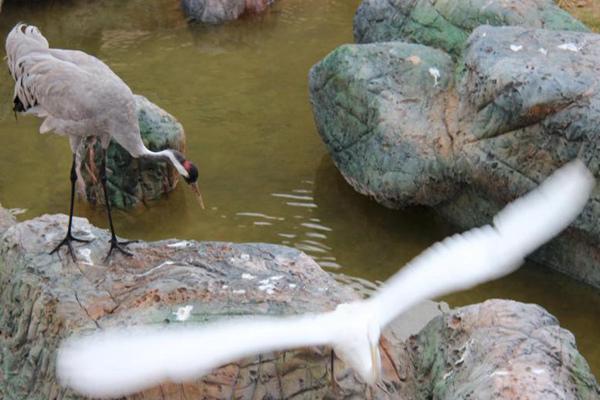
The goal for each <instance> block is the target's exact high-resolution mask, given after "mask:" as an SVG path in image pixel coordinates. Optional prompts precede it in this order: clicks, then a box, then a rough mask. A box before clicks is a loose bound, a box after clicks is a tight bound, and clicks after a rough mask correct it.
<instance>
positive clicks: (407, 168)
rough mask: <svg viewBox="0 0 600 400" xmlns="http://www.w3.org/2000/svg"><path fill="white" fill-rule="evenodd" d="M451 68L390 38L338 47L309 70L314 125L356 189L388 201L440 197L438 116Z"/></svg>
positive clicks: (444, 142) (431, 52)
mask: <svg viewBox="0 0 600 400" xmlns="http://www.w3.org/2000/svg"><path fill="white" fill-rule="evenodd" d="M453 68H454V66H453V63H452V60H451V58H450V57H449V56H448V55H447V54H445V53H444V52H442V51H439V50H435V49H432V48H429V47H425V46H421V45H414V44H407V43H400V42H393V43H381V44H369V45H345V46H341V47H339V48H338V49H336V50H334V51H333V52H332V53H331V54H330V55H328V56H327V57H326V58H325V59H324V60H323V61H321V62H320V63H318V64H317V65H315V66H314V67H313V68H312V69H311V71H310V74H309V81H310V83H309V86H310V96H311V103H312V105H313V111H314V114H315V122H316V125H317V128H318V131H319V133H320V134H321V137H322V138H323V141H324V142H325V144H326V145H327V146H328V148H329V149H330V153H331V156H332V157H333V160H334V162H335V163H336V166H337V167H338V168H339V169H340V171H341V172H342V175H343V176H344V177H345V178H346V180H348V181H350V183H351V184H352V186H353V187H354V188H355V189H356V190H357V191H359V192H360V193H363V194H367V195H370V196H373V197H375V198H376V199H377V201H378V202H380V203H382V204H385V205H387V206H389V207H394V206H395V205H396V204H426V205H434V204H437V203H438V202H439V201H441V199H443V198H446V197H447V196H448V194H447V193H446V191H447V190H449V189H450V187H449V186H448V184H447V182H446V179H445V177H444V174H443V171H444V166H443V165H441V164H440V155H439V153H440V151H438V147H439V148H448V147H449V145H450V143H449V139H450V137H449V136H448V133H447V132H446V131H447V129H448V128H447V126H446V125H445V121H444V119H443V118H439V116H443V115H444V112H445V109H446V101H447V99H446V95H445V93H446V92H447V91H448V90H450V89H451V88H452V87H453ZM441 152H442V153H443V151H441Z"/></svg>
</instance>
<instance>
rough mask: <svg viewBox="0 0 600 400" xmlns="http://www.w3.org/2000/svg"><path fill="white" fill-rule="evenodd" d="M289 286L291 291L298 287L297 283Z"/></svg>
mask: <svg viewBox="0 0 600 400" xmlns="http://www.w3.org/2000/svg"><path fill="white" fill-rule="evenodd" d="M288 286H289V287H290V289H295V288H296V286H298V285H296V284H295V283H290V284H289V285H288Z"/></svg>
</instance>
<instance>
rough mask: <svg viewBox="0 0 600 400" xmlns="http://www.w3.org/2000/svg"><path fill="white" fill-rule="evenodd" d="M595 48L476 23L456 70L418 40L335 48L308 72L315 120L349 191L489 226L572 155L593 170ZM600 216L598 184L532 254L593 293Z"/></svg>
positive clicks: (591, 40) (599, 58) (597, 161)
mask: <svg viewBox="0 0 600 400" xmlns="http://www.w3.org/2000/svg"><path fill="white" fill-rule="evenodd" d="M599 44H600V36H598V35H594V34H586V33H580V32H567V31H562V32H558V31H550V30H535V29H531V28H523V27H491V26H484V27H480V28H478V29H476V30H475V31H474V32H473V34H472V35H471V36H470V39H469V41H468V42H467V45H466V49H465V52H464V54H463V56H462V58H463V62H461V63H460V64H459V65H458V67H457V66H455V65H454V64H453V63H452V62H451V60H450V57H449V56H448V55H446V54H444V53H443V52H441V51H439V50H435V49H433V48H429V47H424V46H420V45H413V44H407V43H402V42H391V43H372V44H367V45H347V46H342V47H340V48H338V49H336V50H335V51H333V52H332V53H331V54H330V55H328V56H327V57H326V58H325V59H324V60H323V61H321V62H320V63H318V64H317V65H315V66H314V67H313V68H312V70H311V72H310V91H311V102H312V104H313V112H314V115H315V120H316V125H317V128H318V130H319V133H320V134H321V136H322V138H323V141H324V142H325V144H326V145H327V146H328V148H329V151H330V153H331V156H332V158H333V160H334V162H335V163H336V166H337V167H338V168H339V170H340V171H341V173H342V175H343V176H344V178H345V179H346V180H347V181H348V182H349V183H350V184H351V185H352V186H353V187H354V188H355V189H356V190H357V191H358V192H360V193H363V194H366V195H369V196H371V197H373V198H375V199H376V200H377V201H378V202H379V203H381V204H383V205H385V206H387V207H390V208H402V207H406V206H409V205H427V206H432V207H435V208H436V209H437V210H438V211H439V212H441V213H442V215H444V216H445V217H446V218H447V219H449V220H450V221H452V222H453V223H455V224H456V225H458V226H460V227H463V228H469V227H473V226H478V225H482V224H485V223H489V222H490V218H491V217H492V216H493V215H494V214H495V213H496V212H497V211H498V210H500V209H501V208H502V207H503V206H504V205H505V204H506V203H507V202H509V201H511V200H513V199H515V198H516V197H519V196H521V195H523V194H524V193H525V192H527V191H529V190H531V189H532V188H534V187H535V186H536V185H537V184H538V183H539V182H541V181H542V180H543V179H544V178H545V177H546V176H548V175H549V174H550V173H551V172H552V171H554V170H555V169H557V168H558V167H560V166H562V165H563V164H564V163H566V162H567V161H569V160H571V159H573V158H576V157H578V158H580V159H582V160H583V161H584V162H585V163H586V164H587V165H588V167H589V168H590V170H591V171H592V172H593V173H594V174H595V175H596V176H599V175H600V158H599V156H598V151H597V150H596V149H597V142H598V140H597V129H596V127H597V126H598V123H599V122H600V95H599V87H600V79H599V78H598V75H597V72H596V66H597V65H598V63H599V62H600V51H598V48H599V47H598V45H599ZM456 70H458V71H460V72H459V73H458V74H455V72H454V71H456ZM454 75H457V76H458V78H457V79H458V81H456V80H455V79H454ZM599 218H600V190H598V189H597V190H596V191H595V192H594V193H593V195H592V200H591V201H590V202H589V203H588V205H587V206H586V208H585V210H584V211H583V213H582V214H581V216H580V217H579V218H578V219H577V220H576V221H575V223H574V224H573V225H572V226H571V228H570V229H569V230H567V231H566V232H565V233H564V234H562V235H561V236H560V237H559V238H558V239H556V240H554V241H552V242H551V243H550V244H548V245H546V246H544V247H543V248H542V249H541V250H540V251H539V252H537V253H536V254H534V257H533V258H534V259H535V260H537V261H539V262H541V263H543V264H546V265H549V266H550V267H552V268H555V269H557V270H560V271H562V272H565V273H567V274H569V275H571V276H573V277H575V278H577V279H580V280H583V281H585V282H587V283H589V284H591V285H594V286H596V287H600V247H599V246H598V245H597V244H598V243H599V242H600V228H599V227H598V225H597V224H596V223H595V221H597V220H598V219H599Z"/></svg>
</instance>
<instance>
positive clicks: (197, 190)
mask: <svg viewBox="0 0 600 400" xmlns="http://www.w3.org/2000/svg"><path fill="white" fill-rule="evenodd" d="M190 187H191V188H192V191H193V192H194V193H195V194H196V197H197V198H198V204H200V207H202V209H203V210H204V200H203V199H202V193H200V188H199V187H198V182H191V183H190Z"/></svg>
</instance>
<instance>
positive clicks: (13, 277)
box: [0, 209, 599, 400]
mask: <svg viewBox="0 0 600 400" xmlns="http://www.w3.org/2000/svg"><path fill="white" fill-rule="evenodd" d="M1 211H2V210H1V209H0V215H2V213H1ZM66 222H67V217H66V216H64V215H53V216H51V215H44V216H42V217H39V218H36V219H33V220H30V221H25V222H22V223H19V224H16V223H15V222H14V220H13V221H10V222H9V223H7V224H4V225H0V366H1V368H0V398H2V399H6V400H17V399H25V398H27V399H34V400H37V399H40V400H41V399H79V398H81V397H79V396H77V395H76V394H74V393H72V392H71V391H69V390H65V389H63V388H61V387H60V386H58V384H57V383H56V381H55V376H54V375H55V374H54V368H55V356H56V354H55V353H56V348H57V346H58V344H59V342H60V340H61V339H63V338H65V337H67V336H69V335H71V334H73V333H77V332H79V333H81V332H85V331H91V330H96V329H101V328H106V327H111V326H117V325H119V326H132V325H139V324H178V323H196V324H198V323H203V322H206V321H210V320H214V319H217V318H228V317H231V316H238V315H245V314H256V315H290V314H296V313H304V312H318V311H325V310H331V309H333V308H335V306H336V305H337V304H339V303H341V302H348V301H353V300H356V299H357V294H356V292H354V291H353V290H352V289H351V288H350V287H346V286H343V285H340V284H339V283H337V282H336V281H335V280H334V279H333V278H332V277H331V276H330V275H329V274H327V273H325V272H324V271H323V270H321V269H320V268H319V267H318V265H317V264H316V263H315V262H314V261H313V260H312V259H310V258H309V257H308V256H306V255H305V254H303V253H301V252H299V251H297V250H295V249H290V248H287V247H283V246H275V245H268V244H232V243H216V242H214V243H210V242H207V243H198V242H193V241H182V240H166V241H161V242H153V243H144V242H139V243H137V244H135V245H130V249H131V250H132V251H133V252H134V253H135V256H134V257H132V258H123V257H121V256H116V257H115V258H114V259H113V260H112V261H111V262H110V263H106V262H104V261H103V259H104V257H105V255H106V252H107V250H108V244H107V241H108V238H109V235H108V233H107V232H106V231H104V230H101V229H98V228H96V227H94V226H92V225H90V224H89V223H88V222H87V221H86V220H85V219H81V218H76V219H75V221H74V232H73V233H74V235H76V236H78V237H80V238H88V239H93V241H92V242H91V243H90V244H87V245H80V246H79V247H77V255H78V258H79V262H78V263H73V262H72V261H71V259H70V257H68V256H67V255H66V254H65V252H64V250H63V251H62V252H61V254H60V257H59V256H57V255H54V256H50V255H48V251H49V250H50V249H51V248H52V247H53V245H54V244H55V243H56V242H57V241H59V240H60V239H62V237H63V235H64V229H65V225H66ZM427 313H429V314H437V313H439V311H437V310H436V306H435V305H433V304H431V303H425V304H423V305H422V306H421V307H420V308H415V309H414V310H412V311H411V312H409V313H408V314H409V316H403V317H401V318H399V319H398V320H396V321H395V322H394V323H393V324H392V326H391V327H389V328H388V329H386V331H385V332H384V336H383V337H382V341H381V349H382V363H383V376H384V380H383V382H382V383H381V384H380V385H378V386H377V387H376V388H373V389H372V390H369V389H367V388H366V386H365V385H364V384H362V383H361V382H360V381H359V380H358V379H357V378H356V377H355V375H354V374H353V372H352V371H351V370H349V369H348V368H347V367H346V366H344V365H343V364H342V362H341V361H339V360H337V361H336V362H335V377H336V381H337V383H338V386H337V388H335V389H333V388H332V386H331V369H330V351H329V350H328V349H327V348H312V349H302V350H295V351H294V350H290V351H286V352H281V353H274V354H263V355H260V356H256V357H250V358H247V359H244V360H240V361H238V362H235V363H232V364H229V365H226V366H224V367H222V368H220V369H218V370H216V371H214V372H213V373H211V374H209V375H207V376H204V377H201V378H199V379H197V380H195V381H193V382H189V383H186V384H168V383H165V384H163V385H161V386H159V387H156V388H153V389H150V390H147V391H144V392H143V393H139V394H136V395H134V396H130V397H129V398H131V399H134V398H135V399H180V398H203V399H204V398H206V399H223V398H239V399H254V398H298V399H319V398H355V399H362V398H365V397H367V396H371V398H374V399H397V398H406V399H428V398H432V395H433V396H434V397H433V398H460V396H462V395H463V394H465V393H477V394H478V396H477V397H478V398H507V399H508V398H514V397H510V395H507V394H506V393H509V394H510V393H526V394H527V395H528V397H523V398H529V399H547V398H553V397H544V396H545V395H546V393H548V391H549V390H552V391H554V392H556V393H567V394H568V395H567V396H566V397H561V398H580V399H596V398H597V397H594V396H597V395H598V393H599V392H598V387H597V384H596V382H595V380H594V377H593V376H592V375H591V373H590V372H589V368H588V366H587V363H586V362H585V360H584V359H583V358H582V357H581V355H579V353H578V352H577V350H576V347H575V342H574V339H573V336H572V335H571V334H570V333H569V332H568V331H566V330H563V329H561V328H560V327H559V326H558V324H557V321H556V319H555V318H554V317H552V316H550V315H549V314H548V313H546V312H545V311H544V310H542V309H541V308H540V307H538V306H534V305H524V304H521V303H516V302H508V301H490V302H486V303H483V304H481V305H475V306H470V307H465V308H462V309H458V310H454V311H450V312H449V313H447V311H444V314H443V315H441V316H439V317H436V318H435V319H433V320H432V321H431V322H430V323H429V324H428V325H427V327H426V328H424V329H423V330H422V331H421V332H420V333H419V334H418V335H416V336H410V337H409V338H408V339H407V340H406V337H407V336H408V335H409V334H410V333H411V332H410V330H407V329H406V326H404V325H409V324H411V323H414V322H411V320H414V319H416V320H419V321H418V322H417V323H416V324H417V325H418V324H421V323H422V320H423V314H427ZM399 325H402V326H399ZM413 332H414V331H413ZM240 334H243V332H240ZM405 340H406V341H405ZM542 370H543V372H539V371H542ZM552 385H554V386H552ZM479 390H481V391H479ZM494 390H496V391H500V392H499V393H500V394H498V393H497V392H496V391H494ZM520 390H524V391H523V392H518V391H520ZM554 392H551V393H554ZM480 394H481V395H480ZM488 394H489V397H488ZM436 396H437V397H436ZM457 396H458V397H457ZM586 396H587V397H586ZM557 398H559V397H557Z"/></svg>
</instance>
